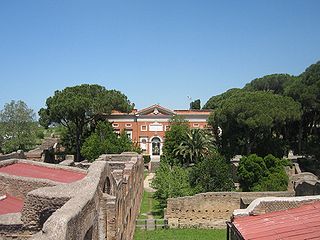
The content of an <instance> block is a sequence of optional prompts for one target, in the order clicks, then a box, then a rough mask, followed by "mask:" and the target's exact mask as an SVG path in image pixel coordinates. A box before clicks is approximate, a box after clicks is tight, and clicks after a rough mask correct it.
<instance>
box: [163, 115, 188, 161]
mask: <svg viewBox="0 0 320 240" xmlns="http://www.w3.org/2000/svg"><path fill="white" fill-rule="evenodd" d="M188 131H190V128H189V124H188V122H187V121H186V120H185V119H184V118H181V117H179V116H174V117H173V118H172V119H171V120H170V130H169V131H166V133H165V139H166V140H165V143H164V145H163V148H162V151H163V156H162V159H163V160H164V161H168V162H169V163H170V165H173V164H177V163H179V164H182V163H183V157H182V156H181V155H178V154H175V152H174V151H175V149H176V148H178V147H179V145H180V144H181V142H182V140H183V139H184V138H185V137H186V134H187V132H188Z"/></svg>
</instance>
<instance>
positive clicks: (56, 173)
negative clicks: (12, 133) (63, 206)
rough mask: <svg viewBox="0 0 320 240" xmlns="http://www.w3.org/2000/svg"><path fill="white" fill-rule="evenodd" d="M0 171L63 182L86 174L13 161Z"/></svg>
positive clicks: (73, 180)
mask: <svg viewBox="0 0 320 240" xmlns="http://www.w3.org/2000/svg"><path fill="white" fill-rule="evenodd" d="M0 172H2V173H7V174H10V175H15V176H21V177H32V178H44V179H49V180H52V181H56V182H63V183H70V182H75V181H78V180H80V179H82V178H84V177H85V176H86V175H85V174H84V173H80V172H74V171H69V170H64V169H55V168H49V167H43V166H38V165H32V164H26V163H14V164H11V165H7V166H5V167H1V168H0Z"/></svg>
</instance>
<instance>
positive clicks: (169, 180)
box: [152, 161, 193, 206]
mask: <svg viewBox="0 0 320 240" xmlns="http://www.w3.org/2000/svg"><path fill="white" fill-rule="evenodd" d="M152 187H154V188H155V189H156V192H155V193H154V197H155V198H156V199H157V200H159V202H160V203H161V204H162V205H163V206H165V205H166V203H167V199H168V198H172V197H182V196H187V195H192V194H193V190H192V189H191V188H190V184H189V170H188V168H184V167H180V166H176V165H174V166H170V165H169V164H168V163H167V162H165V161H162V162H161V163H160V167H159V168H158V169H157V170H156V177H155V178H154V180H153V181H152Z"/></svg>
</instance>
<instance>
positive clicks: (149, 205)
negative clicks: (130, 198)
mask: <svg viewBox="0 0 320 240" xmlns="http://www.w3.org/2000/svg"><path fill="white" fill-rule="evenodd" d="M147 213H149V214H150V213H151V214H152V215H153V218H156V219H159V218H163V209H162V208H161V207H160V204H159V202H158V201H157V200H155V199H154V198H153V193H151V192H146V191H144V192H143V196H142V201H141V207H140V215H139V217H138V218H139V219H146V218H147V216H146V214H147Z"/></svg>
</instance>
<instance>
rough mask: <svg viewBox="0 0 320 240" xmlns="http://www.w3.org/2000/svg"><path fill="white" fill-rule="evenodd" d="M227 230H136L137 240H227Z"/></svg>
mask: <svg viewBox="0 0 320 240" xmlns="http://www.w3.org/2000/svg"><path fill="white" fill-rule="evenodd" d="M226 237H227V230H225V229H194V228H192V229H164V230H155V231H145V230H141V229H136V232H135V235H134V239H135V240H153V239H154V240H162V239H163V240H170V239H172V240H180V239H181V240H198V239H199V240H206V239H210V240H212V239H214V240H225V239H226Z"/></svg>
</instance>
